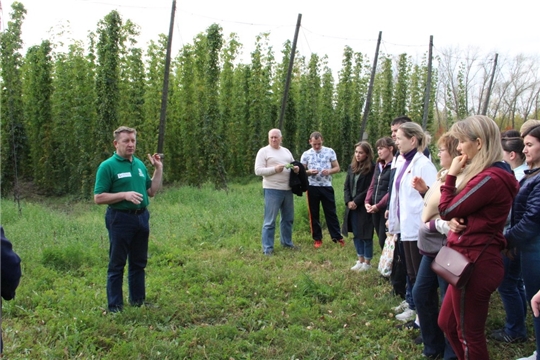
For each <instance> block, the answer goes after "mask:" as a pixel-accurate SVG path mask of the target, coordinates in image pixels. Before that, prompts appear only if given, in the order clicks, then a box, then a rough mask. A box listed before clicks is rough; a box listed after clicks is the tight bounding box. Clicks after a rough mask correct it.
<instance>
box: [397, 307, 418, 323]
mask: <svg viewBox="0 0 540 360" xmlns="http://www.w3.org/2000/svg"><path fill="white" fill-rule="evenodd" d="M415 317H416V311H415V310H411V309H407V310H405V311H404V312H402V313H401V314H398V315H396V319H397V320H400V321H407V320H412V319H414V318H415Z"/></svg>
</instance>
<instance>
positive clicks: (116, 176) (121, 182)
mask: <svg viewBox="0 0 540 360" xmlns="http://www.w3.org/2000/svg"><path fill="white" fill-rule="evenodd" d="M151 186H152V178H150V176H149V175H148V170H146V166H145V165H144V163H143V162H142V161H141V160H139V159H138V158H136V157H135V156H133V161H129V160H127V159H124V158H123V157H121V156H119V155H118V154H117V153H116V152H115V153H114V154H113V156H111V157H110V158H108V159H107V160H105V161H104V162H102V163H101V164H100V165H99V167H98V170H97V174H96V184H95V186H94V194H96V195H97V194H102V193H119V192H123V191H136V192H138V193H140V194H142V195H143V200H142V202H141V203H140V204H139V205H136V204H134V203H132V202H130V201H126V200H122V201H120V202H117V203H116V204H111V205H109V206H110V207H112V208H113V209H117V210H136V209H142V208H145V207H147V206H148V203H149V200H148V192H147V190H148V189H149V188H150V187H151Z"/></svg>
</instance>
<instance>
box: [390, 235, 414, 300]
mask: <svg viewBox="0 0 540 360" xmlns="http://www.w3.org/2000/svg"><path fill="white" fill-rule="evenodd" d="M390 282H391V283H392V288H393V289H394V294H395V295H397V296H399V297H401V298H402V299H406V300H407V303H409V304H410V303H411V302H413V301H412V299H411V300H410V301H409V299H408V298H407V296H406V295H407V291H406V289H407V267H406V266H405V256H404V255H403V244H402V242H401V240H400V235H399V234H398V239H397V241H396V247H395V250H394V260H393V261H392V273H391V274H390ZM411 296H412V295H411Z"/></svg>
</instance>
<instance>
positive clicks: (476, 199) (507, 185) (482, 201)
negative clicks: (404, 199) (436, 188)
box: [439, 162, 519, 261]
mask: <svg viewBox="0 0 540 360" xmlns="http://www.w3.org/2000/svg"><path fill="white" fill-rule="evenodd" d="M518 190H519V184H518V182H517V180H516V178H515V177H514V175H513V173H512V170H511V169H510V167H509V166H508V165H507V164H506V163H504V162H496V163H495V164H493V165H492V166H491V167H489V168H487V169H486V170H484V171H482V172H481V173H479V174H478V175H476V176H475V177H473V178H472V179H471V180H470V181H469V182H468V183H467V185H466V186H465V188H463V190H461V191H460V192H459V193H457V194H455V191H456V177H455V176H452V175H447V176H446V182H445V184H443V185H442V186H441V201H440V203H439V211H440V214H441V218H442V219H443V220H451V219H452V218H463V219H464V220H465V224H466V225H467V228H466V229H465V230H464V231H463V232H461V233H459V234H457V233H454V232H453V231H450V232H449V233H448V246H449V247H451V248H454V249H456V250H457V251H459V252H461V253H463V254H465V255H467V256H469V258H471V260H473V261H474V260H475V258H474V256H475V255H478V254H479V252H480V251H481V250H482V249H483V248H484V246H485V245H486V243H487V242H488V241H490V240H491V239H492V238H493V240H492V241H491V246H489V247H488V248H487V249H486V252H490V253H493V254H495V253H497V252H499V251H500V250H502V249H504V248H505V247H506V239H505V238H504V236H503V232H502V231H503V228H504V225H505V223H506V219H507V217H508V213H509V212H510V208H511V206H512V201H513V199H514V197H515V196H516V194H517V192H518Z"/></svg>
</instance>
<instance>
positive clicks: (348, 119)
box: [323, 46, 354, 165]
mask: <svg viewBox="0 0 540 360" xmlns="http://www.w3.org/2000/svg"><path fill="white" fill-rule="evenodd" d="M353 57H354V52H353V50H352V48H351V47H349V46H346V47H345V49H344V51H343V60H342V64H343V68H342V69H341V70H340V72H339V83H338V84H337V102H336V116H337V119H338V120H337V121H338V124H339V127H338V129H339V141H338V142H337V143H336V142H332V143H329V142H327V141H326V139H325V142H326V143H327V145H328V146H330V147H333V148H334V150H335V151H336V153H337V158H338V160H339V163H340V164H342V165H344V164H347V163H349V161H350V157H349V154H351V149H350V147H351V146H352V144H350V137H351V135H350V133H351V129H352V128H353V117H354V114H353V113H352V106H351V105H352V98H353ZM323 136H324V134H323Z"/></svg>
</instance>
